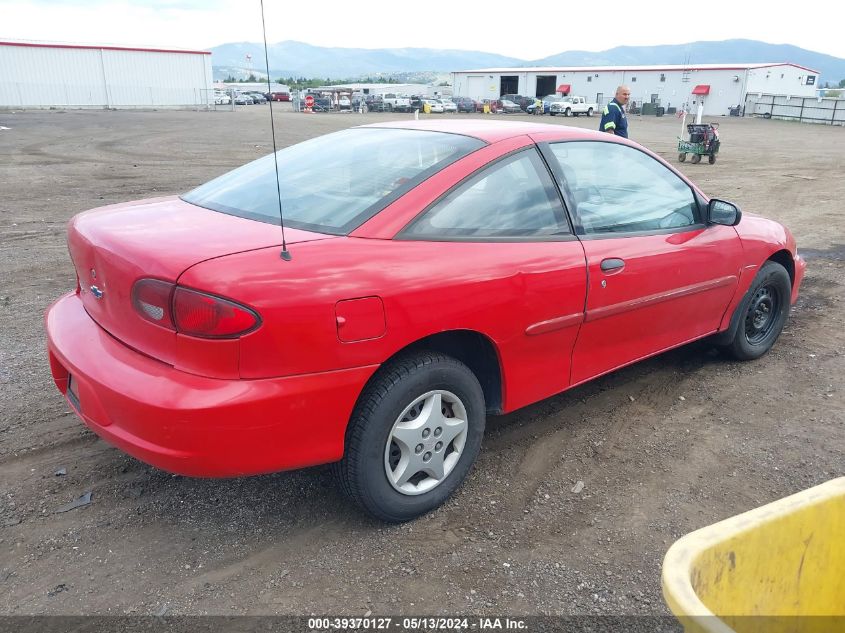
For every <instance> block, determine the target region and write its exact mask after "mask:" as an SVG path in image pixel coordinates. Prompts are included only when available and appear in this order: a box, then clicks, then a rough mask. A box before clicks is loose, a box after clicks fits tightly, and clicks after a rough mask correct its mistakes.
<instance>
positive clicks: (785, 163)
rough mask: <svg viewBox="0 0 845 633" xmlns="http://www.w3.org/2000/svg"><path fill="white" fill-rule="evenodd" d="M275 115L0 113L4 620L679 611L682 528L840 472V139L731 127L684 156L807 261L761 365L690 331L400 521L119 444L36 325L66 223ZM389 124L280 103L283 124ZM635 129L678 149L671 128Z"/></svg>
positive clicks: (537, 423) (68, 274)
mask: <svg viewBox="0 0 845 633" xmlns="http://www.w3.org/2000/svg"><path fill="white" fill-rule="evenodd" d="M268 116H269V115H268V112H267V107H266V106H252V107H247V108H240V109H239V110H238V111H237V112H234V113H232V112H207V113H206V112H102V111H88V112H83V111H77V112H62V111H41V112H0V126H5V127H8V128H10V129H8V130H0V182H2V189H1V191H2V197H0V254H2V257H0V273H2V274H0V315H2V328H0V385H2V392H0V493H2V503H0V614H162V613H168V614H170V613H173V614H253V615H255V614H311V613H321V614H324V613H331V614H346V615H363V614H365V613H366V612H367V611H372V612H373V613H374V614H398V613H403V614H444V615H445V614H479V613H485V614H489V613H507V614H512V615H518V614H523V615H536V614H593V613H596V614H665V613H667V611H666V607H665V605H664V603H663V600H662V597H661V593H660V581H659V571H660V564H661V560H662V557H663V555H664V553H665V551H666V549H667V547H668V546H669V545H670V544H671V543H672V542H673V541H674V540H675V539H676V538H678V537H679V536H681V535H682V534H684V533H687V532H689V531H691V530H693V529H695V528H698V527H701V526H704V525H707V524H710V523H712V522H714V521H717V520H719V519H722V518H725V517H727V516H730V515H733V514H736V513H739V512H742V511H744V510H747V509H750V508H753V507H756V506H758V505H760V504H763V503H766V502H769V501H772V500H774V499H777V498H780V497H783V496H785V495H788V494H791V493H794V492H797V491H799V490H801V489H804V488H807V487H809V486H812V485H815V484H818V483H821V482H823V481H826V480H828V479H831V478H833V477H834V476H838V475H842V474H845V460H844V459H843V449H845V415H844V410H845V406H843V405H845V392H843V383H842V377H843V375H845V359H843V344H845V327H843V325H845V324H843V313H845V310H844V309H843V308H845V305H844V304H843V296H845V293H843V282H842V275H843V273H845V261H843V258H845V219H843V201H845V178H843V173H845V149H843V148H845V128H841V127H840V128H831V127H828V126H813V125H801V124H797V123H786V122H779V121H763V120H745V119H724V118H723V119H722V120H721V123H722V127H721V135H722V141H723V143H722V148H723V149H722V153H721V154H720V155H719V160H718V162H717V163H716V164H715V165H712V166H710V165H707V164H706V161H705V163H703V164H700V165H691V164H689V163H685V164H684V165H682V166H681V169H682V170H683V171H684V172H685V173H687V174H690V175H691V176H692V177H693V179H694V180H696V181H697V182H699V183H700V184H702V185H703V188H704V189H705V191H707V192H708V193H709V194H712V195H719V196H720V197H724V198H727V199H730V200H733V201H735V202H737V203H739V204H740V206H741V207H742V208H743V209H744V210H746V211H754V212H759V213H762V214H764V215H767V216H769V217H772V218H775V219H777V220H780V221H783V222H784V223H786V224H787V225H788V226H790V227H791V229H792V230H793V232H794V233H795V235H796V237H797V240H798V243H799V248H800V250H801V251H802V253H803V254H804V256H805V257H806V258H807V260H808V262H809V268H808V272H807V277H806V280H805V283H804V286H803V292H802V297H801V300H800V301H799V303H798V305H797V306H796V307H795V308H794V310H793V313H792V317H791V320H790V321H789V323H788V325H787V329H786V331H785V332H784V334H783V336H782V337H781V339H780V341H779V342H778V343H777V344H776V346H775V348H774V350H773V351H772V352H771V353H770V354H769V355H767V356H766V357H764V358H763V359H761V360H759V361H757V362H752V363H737V362H730V361H726V360H724V359H723V358H721V357H720V356H718V355H716V354H715V353H714V352H713V350H712V349H711V348H709V347H708V345H707V344H706V343H699V344H695V345H691V346H688V347H685V348H682V349H678V350H675V351H673V352H670V353H668V354H664V355H662V356H659V357H657V358H654V359H651V360H649V361H646V362H643V363H640V364H637V365H635V366H632V367H629V368H627V369H624V370H622V371H619V372H616V373H614V374H612V375H610V376H607V377H605V378H602V379H600V380H598V381H596V382H593V383H592V384H589V385H586V386H583V387H580V388H577V389H575V390H572V391H570V392H567V393H565V394H563V395H560V396H557V397H555V398H552V399H549V400H546V401H544V402H542V403H539V404H537V405H534V406H531V407H528V408H526V409H523V410H521V411H518V412H516V413H514V414H511V415H508V416H502V417H499V418H493V419H491V420H490V421H489V423H488V434H487V436H486V438H485V444H484V447H483V449H482V454H481V457H480V459H479V461H478V463H477V465H476V467H475V469H474V471H473V472H472V473H471V475H470V477H469V479H468V481H467V483H466V484H465V485H464V486H463V488H462V489H461V490H460V491H459V493H458V494H457V495H456V496H455V497H454V498H453V499H452V500H451V501H450V502H449V503H447V504H446V505H445V506H444V507H443V508H441V509H439V510H438V511H436V512H434V513H433V514H431V515H429V516H426V517H424V518H422V519H420V520H417V521H415V522H413V523H410V524H406V525H401V526H390V527H386V526H384V525H381V524H378V523H376V522H374V521H371V520H369V519H368V518H366V517H364V516H362V515H361V514H360V513H359V512H358V511H357V510H356V509H355V508H354V507H352V506H351V505H350V504H349V503H348V502H347V501H345V500H344V499H343V498H342V497H341V496H340V495H339V493H338V492H337V491H336V489H335V487H334V484H333V481H332V478H331V476H330V473H329V470H328V468H326V467H321V468H314V469H309V470H306V471H299V472H291V473H280V474H276V475H268V476H262V477H252V478H247V479H237V480H198V479H189V478H184V477H178V476H171V475H169V474H167V473H164V472H161V471H158V470H156V469H153V468H150V467H147V466H146V465H144V464H142V463H140V462H138V461H135V460H134V459H132V458H130V457H127V456H125V455H123V454H122V453H120V452H119V451H117V450H116V449H113V448H111V447H110V446H108V445H107V444H105V443H104V442H102V441H101V440H99V439H98V438H97V437H96V436H95V435H94V434H93V433H91V432H90V431H88V430H87V429H85V428H84V427H83V425H82V424H81V423H80V422H79V421H78V420H77V419H76V417H75V416H74V415H73V414H72V413H71V412H70V411H69V408H68V406H67V405H66V404H65V402H64V400H63V399H62V398H61V397H60V395H59V393H58V392H57V391H56V389H55V388H54V386H53V384H52V380H51V378H50V373H49V368H48V366H47V361H46V353H45V340H44V332H43V324H42V315H43V313H44V310H45V308H46V307H47V306H48V305H49V303H50V302H51V301H52V300H53V299H55V298H56V297H58V296H59V295H60V294H61V293H63V292H65V291H67V290H68V289H70V288H71V287H72V286H73V285H74V284H75V278H74V273H73V269H72V266H71V263H70V260H69V258H68V255H67V249H66V246H65V224H66V222H67V220H68V219H69V218H70V217H71V216H72V215H73V214H75V213H77V212H79V211H83V210H85V209H88V208H91V207H96V206H100V205H104V204H110V203H113V202H120V201H126V200H132V199H138V198H144V197H153V196H159V195H167V194H175V193H180V192H183V191H186V190H187V189H190V188H192V187H194V186H195V185H197V184H199V183H201V182H204V181H206V180H208V179H210V178H212V177H213V176H216V175H218V174H220V173H223V172H225V171H227V170H229V169H231V168H233V167H235V166H238V165H241V164H243V163H245V162H247V161H249V160H251V159H253V158H256V157H259V156H262V155H264V154H267V153H268V152H269V151H270V149H271V146H270V134H269V118H268ZM400 116H407V115H400ZM431 116H443V115H431ZM463 116H464V117H468V116H483V115H463ZM500 116H501V115H500ZM389 118H396V115H388V114H376V113H373V114H367V115H358V114H317V115H311V116H307V115H301V114H296V113H293V112H280V113H279V116H278V117H277V118H276V124H277V138H279V139H280V145H287V144H291V143H294V142H297V141H300V140H303V139H306V138H310V137H313V136H317V135H319V134H323V133H326V132H329V131H333V130H337V129H342V128H345V127H348V126H351V125H355V124H358V123H359V122H372V121H377V120H387V119H389ZM517 118H519V117H517ZM544 121H545V122H548V123H552V124H564V123H566V124H569V125H577V126H586V127H594V126H597V124H598V120H597V119H596V118H593V119H587V118H583V117H581V118H574V119H562V118H560V117H556V118H550V117H545V118H544ZM630 126H631V133H632V137H633V138H635V139H636V140H638V141H640V142H642V143H644V144H645V145H647V146H649V147H650V148H652V149H653V150H655V151H657V152H659V153H661V154H663V155H664V156H665V157H667V158H668V159H670V160H673V161H674V160H676V151H675V137H676V135H677V133H678V131H679V127H680V125H679V122H678V120H677V119H675V118H674V117H664V118H656V117H649V118H640V117H631V122H630ZM60 469H64V470H65V471H66V474H64V475H56V474H55V473H56V472H57V471H60ZM579 481H582V482H584V487H583V490H581V491H580V492H579V493H574V492H572V489H573V487H574V486H575V484H576V483H577V482H579ZM89 491H90V492H92V493H93V496H92V502H91V503H90V504H89V505H87V506H85V507H81V508H78V509H74V510H71V511H68V512H57V510H58V509H59V508H61V506H63V505H64V504H67V503H68V502H70V501H72V500H74V499H76V498H77V497H79V496H80V495H82V494H83V493H85V492H89Z"/></svg>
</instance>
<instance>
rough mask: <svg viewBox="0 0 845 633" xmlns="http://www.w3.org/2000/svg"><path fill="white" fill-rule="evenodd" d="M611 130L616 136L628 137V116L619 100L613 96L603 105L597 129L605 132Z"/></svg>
mask: <svg viewBox="0 0 845 633" xmlns="http://www.w3.org/2000/svg"><path fill="white" fill-rule="evenodd" d="M608 130H613V131H614V133H615V134H616V135H617V136H621V137H623V138H628V117H626V116H625V111H624V110H623V109H622V106H621V105H619V102H618V101H617V100H616V99H615V98H614V99H612V100H611V101H610V103H608V104H607V105H606V106H604V110H603V111H602V114H601V123H599V131H600V132H607V131H608Z"/></svg>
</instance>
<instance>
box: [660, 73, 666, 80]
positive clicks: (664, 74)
mask: <svg viewBox="0 0 845 633" xmlns="http://www.w3.org/2000/svg"><path fill="white" fill-rule="evenodd" d="M660 81H666V73H660Z"/></svg>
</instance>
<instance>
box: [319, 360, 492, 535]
mask: <svg viewBox="0 0 845 633" xmlns="http://www.w3.org/2000/svg"><path fill="white" fill-rule="evenodd" d="M484 422H485V413H484V394H483V392H482V390H481V385H480V384H479V382H478V379H477V378H476V377H475V374H473V373H472V371H470V369H469V368H468V367H467V366H466V365H464V364H463V363H461V362H460V361H457V360H455V359H454V358H451V357H449V356H446V355H444V354H440V353H436V352H420V353H417V354H413V355H409V356H405V357H404V358H401V359H399V360H396V361H394V362H392V363H390V364H389V365H386V366H385V367H383V368H382V369H381V370H380V372H379V374H377V375H376V377H375V378H374V379H373V380H372V381H371V382H370V384H369V385H368V386H367V388H366V389H365V391H364V393H363V394H362V395H361V398H360V401H359V402H358V405H357V406H356V407H355V411H354V413H353V414H352V419H351V420H350V423H349V427H348V429H347V432H346V447H345V452H344V457H343V459H342V460H341V461H340V462H338V463H336V464H335V465H334V471H335V475H336V476H337V478H338V480H339V482H340V485H341V487H342V489H343V490H344V492H345V493H346V494H347V495H348V496H349V497H351V498H352V499H353V500H354V501H355V502H356V503H358V504H359V505H360V506H362V507H363V508H364V509H365V510H366V511H367V512H369V513H370V514H372V515H373V516H375V517H377V518H379V519H381V520H383V521H388V522H392V523H398V522H401V521H408V520H410V519H413V518H416V517H418V516H420V515H422V514H425V513H426V512H429V511H431V510H433V509H434V508H436V507H438V506H439V505H441V504H442V503H443V502H444V501H446V499H448V498H449V496H450V495H451V494H452V493H453V492H454V491H455V489H456V488H457V487H458V486H459V485H460V484H461V482H462V481H463V480H464V478H465V477H466V475H467V473H468V472H469V470H470V468H471V467H472V464H473V462H474V461H475V458H476V457H477V456H478V452H479V450H480V449H481V439H482V436H483V434H484Z"/></svg>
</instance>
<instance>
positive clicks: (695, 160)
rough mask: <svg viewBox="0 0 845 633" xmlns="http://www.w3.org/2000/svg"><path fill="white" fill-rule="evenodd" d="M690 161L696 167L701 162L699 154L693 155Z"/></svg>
mask: <svg viewBox="0 0 845 633" xmlns="http://www.w3.org/2000/svg"><path fill="white" fill-rule="evenodd" d="M690 161H691V162H692V164H693V165H698V163H700V162H701V154H693V155H692V158H691V159H690Z"/></svg>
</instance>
